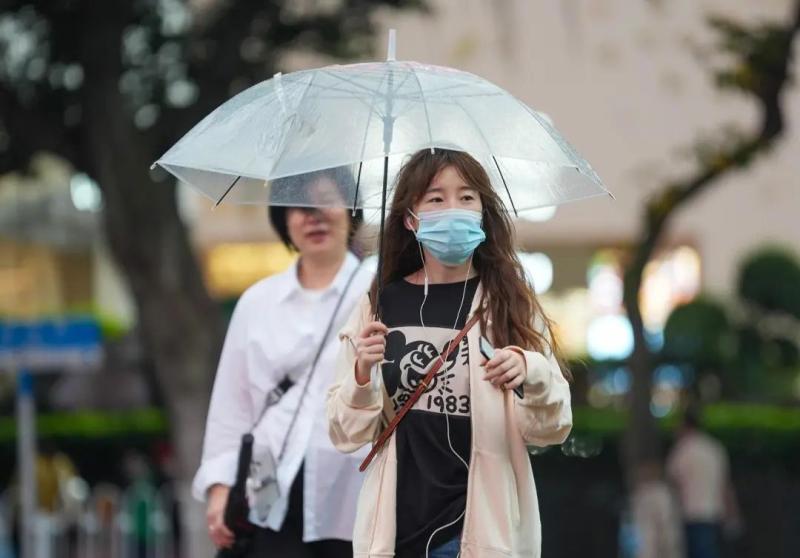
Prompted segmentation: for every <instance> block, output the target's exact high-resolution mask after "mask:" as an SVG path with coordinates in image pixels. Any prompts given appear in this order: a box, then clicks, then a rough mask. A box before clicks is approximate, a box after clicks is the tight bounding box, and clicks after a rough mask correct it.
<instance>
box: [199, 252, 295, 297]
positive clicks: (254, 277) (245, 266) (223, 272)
mask: <svg viewBox="0 0 800 558" xmlns="http://www.w3.org/2000/svg"><path fill="white" fill-rule="evenodd" d="M295 258H296V255H295V254H293V253H291V252H290V251H289V250H288V249H287V248H286V247H285V246H284V245H283V244H282V243H280V242H252V243H248V242H242V243H223V244H218V245H216V246H214V247H213V248H211V249H210V250H208V252H206V255H205V275H206V280H207V281H206V282H207V284H208V289H209V291H211V292H212V294H213V295H214V296H217V297H231V296H239V295H240V294H242V293H243V292H244V291H245V290H246V289H247V288H248V287H250V286H251V285H252V284H253V283H256V282H257V281H259V280H261V279H263V278H265V277H268V276H270V275H273V274H275V273H280V272H281V271H284V270H286V269H287V268H288V267H289V266H290V265H291V263H292V262H293V261H294V260H295Z"/></svg>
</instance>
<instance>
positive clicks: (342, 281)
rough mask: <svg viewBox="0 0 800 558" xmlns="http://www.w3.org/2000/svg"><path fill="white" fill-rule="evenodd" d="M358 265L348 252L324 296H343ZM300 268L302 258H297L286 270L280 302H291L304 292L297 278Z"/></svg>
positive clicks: (279, 297) (279, 296)
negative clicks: (348, 281)
mask: <svg viewBox="0 0 800 558" xmlns="http://www.w3.org/2000/svg"><path fill="white" fill-rule="evenodd" d="M358 265H359V261H358V258H356V257H355V256H354V255H353V253H352V252H350V251H348V252H347V255H345V258H344V262H343V263H342V266H341V267H340V268H339V271H338V272H337V273H336V277H334V279H333V282H332V283H331V284H330V285H329V286H328V288H326V289H324V291H325V292H324V295H323V296H329V295H330V294H335V295H341V293H342V291H344V289H345V287H346V286H347V280H348V279H350V275H352V273H353V271H354V270H355V269H356V267H358ZM299 267H300V258H297V259H296V260H295V261H294V262H293V263H292V265H291V267H290V268H289V269H287V270H286V272H285V274H284V280H283V284H282V285H281V287H282V289H281V292H280V293H279V295H278V302H284V301H286V300H290V299H291V298H293V297H294V296H296V295H298V294H300V293H301V292H302V291H303V286H302V285H301V284H300V280H299V279H298V277H297V272H298V270H299Z"/></svg>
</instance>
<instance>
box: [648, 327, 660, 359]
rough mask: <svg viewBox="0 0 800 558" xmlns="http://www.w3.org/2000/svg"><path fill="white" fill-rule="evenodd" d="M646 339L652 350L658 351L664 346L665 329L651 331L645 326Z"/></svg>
mask: <svg viewBox="0 0 800 558" xmlns="http://www.w3.org/2000/svg"><path fill="white" fill-rule="evenodd" d="M644 340H645V342H646V343H647V346H648V347H650V350H651V351H653V352H656V353H657V352H658V351H660V350H661V349H662V348H663V347H664V330H658V331H650V330H649V329H647V328H644Z"/></svg>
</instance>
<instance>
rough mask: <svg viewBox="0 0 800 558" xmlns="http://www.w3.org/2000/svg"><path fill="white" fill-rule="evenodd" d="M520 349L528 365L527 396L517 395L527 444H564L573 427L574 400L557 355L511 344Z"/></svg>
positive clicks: (514, 348)
mask: <svg viewBox="0 0 800 558" xmlns="http://www.w3.org/2000/svg"><path fill="white" fill-rule="evenodd" d="M507 348H508V349H512V350H515V351H517V352H519V353H520V354H521V355H522V356H523V357H524V359H525V363H526V365H527V369H528V372H527V377H526V379H525V382H524V383H523V386H524V388H523V392H524V397H523V398H522V399H519V398H517V397H513V399H514V403H515V409H514V411H515V414H516V418H517V424H518V425H519V429H520V433H521V434H522V438H523V440H524V441H525V443H526V444H528V445H532V446H539V447H544V446H549V445H554V444H560V443H562V442H564V440H566V439H567V436H568V435H569V433H570V431H571V430H572V403H571V397H570V391H569V384H568V383H567V380H566V379H565V378H564V375H563V374H562V373H561V368H560V367H559V365H558V361H557V360H556V358H555V356H554V355H552V354H550V353H549V352H548V353H547V354H543V353H539V352H536V351H526V350H524V349H521V348H519V347H507Z"/></svg>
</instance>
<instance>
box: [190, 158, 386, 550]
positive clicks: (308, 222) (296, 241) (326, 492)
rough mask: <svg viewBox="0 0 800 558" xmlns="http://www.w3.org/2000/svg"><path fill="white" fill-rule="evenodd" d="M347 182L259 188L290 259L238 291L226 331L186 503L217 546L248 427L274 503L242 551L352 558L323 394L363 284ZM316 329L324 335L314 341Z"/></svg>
mask: <svg viewBox="0 0 800 558" xmlns="http://www.w3.org/2000/svg"><path fill="white" fill-rule="evenodd" d="M355 186H356V185H355V181H354V179H353V176H352V174H351V173H350V172H349V170H348V169H343V168H340V169H331V170H323V171H319V172H314V173H310V174H306V175H301V176H299V177H291V178H287V179H283V180H278V181H273V182H272V184H271V194H270V195H271V201H272V202H273V205H271V207H270V210H269V213H270V218H271V221H272V224H273V226H274V228H275V230H276V231H277V233H278V235H279V236H280V238H281V240H282V241H283V242H284V243H285V244H286V245H287V246H288V247H290V248H292V249H293V250H296V251H297V252H298V254H299V258H298V260H297V262H296V263H295V264H294V265H293V266H292V267H291V268H290V269H288V270H287V271H285V272H283V273H280V274H277V275H274V276H272V277H268V278H266V279H264V280H262V281H260V282H258V283H256V284H255V285H253V286H252V287H250V288H249V289H248V290H247V291H246V292H245V293H244V294H243V295H242V296H241V298H240V299H239V302H238V304H237V305H236V309H235V310H234V312H233V316H232V317H231V321H230V324H229V327H228V333H227V336H226V339H225V344H224V348H223V351H222V356H221V357H220V362H219V367H218V370H217V376H216V380H215V382H214V389H213V393H212V397H211V405H210V408H209V412H208V419H207V425H206V434H205V443H204V449H203V458H202V463H201V466H200V469H199V470H198V472H197V475H196V477H195V479H194V486H193V489H194V494H195V496H196V497H197V498H206V499H207V501H208V504H207V521H208V530H209V534H210V537H211V539H212V541H213V542H214V544H215V545H216V546H217V547H227V546H230V545H231V543H232V541H233V534H232V533H231V531H230V530H229V529H228V527H227V526H226V525H225V524H224V521H223V512H224V508H225V504H226V501H227V498H228V494H229V491H230V487H231V485H232V483H233V482H234V478H235V473H236V464H237V454H238V450H239V447H240V439H241V436H242V434H244V433H246V432H248V431H249V430H250V429H251V428H253V434H254V436H255V440H256V446H259V445H260V446H263V447H265V448H267V451H268V452H269V453H270V454H271V455H272V456H273V457H274V458H275V459H277V460H278V463H277V471H276V477H277V483H278V486H279V494H280V495H279V497H278V499H277V500H276V501H275V503H274V505H272V506H271V508H270V510H269V512H268V515H267V517H266V520H265V521H263V522H261V523H262V524H261V525H260V528H259V530H258V531H257V534H256V535H255V539H254V542H253V545H252V547H251V554H250V555H251V556H254V557H255V556H259V557H263V556H280V557H286V558H291V557H294V556H298V557H300V556H302V557H305V556H309V557H320V558H328V557H330V558H338V557H345V556H347V557H349V556H352V545H351V543H350V540H351V537H352V533H353V521H354V516H355V508H356V498H357V495H358V490H359V488H360V485H361V477H360V474H359V473H358V462H359V457H358V456H345V455H342V454H340V453H339V452H337V451H336V450H335V448H334V447H333V445H332V444H331V442H330V439H329V438H328V433H327V421H326V420H325V414H324V394H325V391H326V390H327V387H328V385H329V383H330V379H331V376H330V370H332V369H333V366H334V360H335V358H336V351H337V348H338V342H337V340H336V336H335V334H333V332H336V331H337V330H338V328H339V327H340V325H341V324H342V323H343V322H344V321H345V320H346V318H347V316H348V315H349V314H350V312H351V310H352V308H353V306H354V304H355V302H356V301H357V300H358V298H359V297H360V296H361V295H362V294H363V293H365V292H366V290H367V288H368V287H369V283H370V281H371V279H372V273H371V272H370V271H369V270H368V269H367V268H366V266H362V265H361V264H360V262H359V260H358V258H356V257H355V256H354V255H353V254H352V253H351V252H350V251H349V247H350V246H351V244H352V240H353V236H354V234H355V232H356V230H357V228H358V226H359V224H360V223H361V221H362V213H361V211H360V210H359V211H357V212H354V213H352V212H351V211H350V210H349V209H346V208H345V207H344V206H345V205H346V201H345V200H352V199H353V196H354V191H355ZM289 189H291V194H292V195H291V199H292V200H293V201H294V202H295V203H298V200H300V196H298V193H297V192H298V191H300V192H302V195H304V196H305V197H306V199H307V200H308V205H307V206H306V205H305V204H299V203H298V205H300V206H295V207H283V206H279V205H274V204H275V203H280V202H281V199H282V195H283V194H285V193H286V192H287V191H288V190H289ZM320 206H323V207H322V208H320V209H317V208H315V207H320ZM337 308H338V311H336V309H337ZM328 326H330V328H329V327H328ZM328 329H330V331H331V332H332V333H331V334H330V335H329V336H328V337H327V338H325V339H323V337H324V336H325V333H326V330H328ZM318 352H319V362H318V364H317V365H316V367H314V366H312V365H313V361H314V359H315V356H316V355H317V353H318ZM312 368H313V369H314V374H313V376H309V374H311V373H312V370H311V369H312ZM309 378H310V383H309V384H308V389H307V391H306V389H305V380H306V379H309ZM287 382H288V383H287ZM288 385H291V387H289V388H288V391H286V392H285V393H284V394H283V395H282V396H280V399H279V400H278V401H277V403H276V404H274V405H273V406H271V407H268V408H267V410H266V412H265V413H264V415H263V417H261V419H260V420H259V417H260V415H261V413H262V409H264V408H265V400H266V398H267V396H268V395H269V394H274V393H276V391H275V388H276V387H277V386H284V387H285V386H288ZM256 423H257V424H256ZM254 424H255V426H254ZM290 425H293V426H292V427H291V428H292V431H291V434H288V431H289V430H290ZM281 454H283V457H282V458H280V459H279V456H281ZM251 518H252V514H251Z"/></svg>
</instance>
